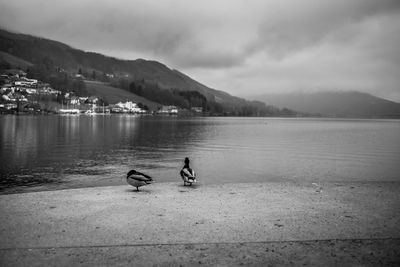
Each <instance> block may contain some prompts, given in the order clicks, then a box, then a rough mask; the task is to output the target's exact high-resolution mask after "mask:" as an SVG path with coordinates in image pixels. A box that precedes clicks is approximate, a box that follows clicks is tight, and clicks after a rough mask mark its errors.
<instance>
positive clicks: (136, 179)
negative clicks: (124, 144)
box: [126, 170, 153, 191]
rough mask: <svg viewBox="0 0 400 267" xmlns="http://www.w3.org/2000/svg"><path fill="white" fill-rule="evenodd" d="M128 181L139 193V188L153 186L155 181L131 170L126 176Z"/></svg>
mask: <svg viewBox="0 0 400 267" xmlns="http://www.w3.org/2000/svg"><path fill="white" fill-rule="evenodd" d="M126 181H127V182H128V184H130V185H131V186H133V187H136V190H137V191H139V187H141V186H144V185H148V184H151V182H152V181H153V179H152V178H151V177H150V176H148V175H146V174H144V173H141V172H138V171H135V170H130V171H129V172H128V174H127V175H126Z"/></svg>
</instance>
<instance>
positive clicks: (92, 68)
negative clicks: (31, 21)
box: [0, 29, 400, 118]
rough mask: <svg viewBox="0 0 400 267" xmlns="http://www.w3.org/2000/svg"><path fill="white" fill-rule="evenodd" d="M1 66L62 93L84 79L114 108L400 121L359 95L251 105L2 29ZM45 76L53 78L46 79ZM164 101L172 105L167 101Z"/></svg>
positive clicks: (398, 113) (178, 76)
mask: <svg viewBox="0 0 400 267" xmlns="http://www.w3.org/2000/svg"><path fill="white" fill-rule="evenodd" d="M2 66H3V68H4V66H12V67H14V68H22V69H24V70H30V71H31V75H33V76H35V75H36V76H37V77H36V78H43V80H44V81H46V82H49V83H50V84H51V85H52V86H54V87H56V89H61V90H67V89H68V90H70V88H73V89H74V88H75V89H76V84H78V85H79V86H78V87H80V84H79V83H76V79H75V78H74V80H73V81H67V82H66V83H65V82H64V83H63V81H62V80H63V79H64V78H63V75H65V76H66V75H67V74H68V76H69V77H76V76H74V75H77V74H82V76H83V77H84V79H83V81H84V87H85V91H84V92H85V93H89V94H96V95H98V96H100V97H102V98H103V99H105V100H106V101H107V102H109V103H113V102H116V101H123V100H132V101H141V102H142V103H143V104H145V105H147V106H149V107H151V108H153V109H156V108H157V107H159V106H160V105H162V104H170V103H175V102H176V103H178V104H179V103H183V106H184V107H190V106H191V105H193V104H194V103H195V104H198V103H203V104H204V101H203V100H204V99H206V102H207V103H206V109H208V110H210V111H211V112H210V113H214V114H217V115H221V114H225V115H231V116H232V115H233V116H234V115H239V116H310V115H311V116H314V115H316V116H329V117H362V118H399V117H400V104H399V103H396V102H392V101H389V100H385V99H381V98H378V97H375V96H372V95H369V94H365V93H360V92H319V93H291V94H264V95H258V96H252V97H247V99H255V100H256V101H249V100H246V99H244V98H239V97H235V96H232V95H230V94H228V93H226V92H224V91H220V90H216V89H213V88H210V87H207V86H206V85H203V84H202V83H200V82H198V81H195V80H194V79H192V78H190V77H189V76H187V75H185V74H184V73H182V72H180V71H178V70H175V69H170V68H168V67H167V66H166V65H164V64H162V63H160V62H157V61H154V60H144V59H136V60H123V59H117V58H113V57H109V56H105V55H102V54H99V53H94V52H86V51H83V50H79V49H75V48H73V47H71V46H69V45H66V44H64V43H61V42H58V41H53V40H49V39H45V38H40V37H36V36H31V35H27V34H18V33H12V32H9V31H6V30H1V29H0V68H1V67H2ZM55 69H57V72H56V73H54V70H55ZM43 71H44V72H48V73H45V75H43ZM32 73H33V74H32ZM40 74H41V75H40ZM41 76H43V77H41ZM85 85H86V86H85ZM65 87H68V88H65ZM193 92H197V93H199V94H197V95H196V94H193ZM157 95H158V97H157ZM163 97H164V98H169V99H170V100H171V101H172V102H168V101H164V98H163ZM174 101H175V102H174ZM182 101H183V102H182ZM162 102H164V103H162ZM210 107H212V108H210ZM294 110H295V111H294Z"/></svg>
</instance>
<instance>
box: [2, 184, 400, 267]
mask: <svg viewBox="0 0 400 267" xmlns="http://www.w3.org/2000/svg"><path fill="white" fill-rule="evenodd" d="M398 207H400V183H391V182H389V183H385V182H373V183H365V182H364V183H362V184H361V183H358V184H356V183H351V184H344V183H341V184H339V183H337V184H332V183H330V184H321V185H319V186H315V185H312V184H307V185H304V184H293V183H278V182H272V183H233V184H212V185H201V186H196V187H193V186H192V187H189V186H186V187H184V186H183V185H182V184H181V183H177V182H173V183H171V182H169V183H155V184H152V185H149V186H147V187H142V188H141V189H140V191H139V192H136V189H134V188H133V187H131V186H129V185H123V186H105V187H91V188H78V189H65V190H57V191H42V192H32V193H29V194H26V193H22V194H8V195H0V210H1V213H2V216H1V218H0V240H2V241H1V243H0V263H1V262H3V263H4V264H2V265H4V266H8V265H10V266H11V265H12V266H23V265H24V264H27V263H32V262H33V263H35V264H36V265H43V264H44V265H51V264H52V263H57V265H60V266H67V265H68V264H71V263H73V264H77V265H82V266H84V265H86V266H89V265H92V264H93V263H96V265H98V264H100V265H101V264H102V263H103V264H105V265H125V264H128V263H129V262H131V261H132V263H133V262H134V263H135V264H137V265H148V264H168V263H169V264H180V263H182V264H184V265H185V264H187V265H193V264H195V265H199V264H200V263H199V262H198V261H201V262H202V263H204V264H209V265H213V264H222V265H224V264H225V263H226V264H239V263H244V264H265V263H275V264H284V265H287V264H289V265H290V264H291V263H290V261H292V262H294V265H297V263H299V262H303V263H310V264H311V265H313V264H314V265H321V264H331V265H332V264H338V263H340V262H342V263H349V262H350V263H353V264H366V265H373V264H371V263H375V265H376V264H378V265H380V264H379V263H380V262H383V263H385V262H386V263H387V264H389V265H390V263H391V262H400V255H399V253H398V251H400V250H399V248H400V223H399V222H400V214H399V212H398ZM272 250H273V251H272ZM396 251H397V253H396ZM371 252H373V253H374V254H373V255H370V253H371ZM332 253H333V254H332ZM154 254H156V256H154ZM204 254H206V255H204ZM331 254H332V255H336V256H332V255H331ZM238 255H242V256H241V257H239V256H238ZM313 255H314V256H313ZM113 257H116V258H117V259H119V260H117V261H115V262H111V261H109V260H110V259H111V258H113ZM243 257H244V258H243ZM221 260H222V261H221ZM104 262H105V263H104ZM106 263H108V264H106ZM35 264H34V265H35Z"/></svg>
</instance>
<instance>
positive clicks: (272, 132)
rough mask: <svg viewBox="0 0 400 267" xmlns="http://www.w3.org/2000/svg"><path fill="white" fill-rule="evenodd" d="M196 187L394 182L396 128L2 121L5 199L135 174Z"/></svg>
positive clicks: (328, 122) (323, 122) (224, 121)
mask: <svg viewBox="0 0 400 267" xmlns="http://www.w3.org/2000/svg"><path fill="white" fill-rule="evenodd" d="M185 157H189V158H190V159H191V165H192V167H193V168H194V169H195V170H196V172H197V175H198V180H199V184H211V183H231V182H275V181H285V182H297V183H312V182H316V183H319V182H349V181H351V182H354V181H399V180H400V175H399V174H400V121H398V120H357V119H309V118H222V117H217V118H214V117H194V118H180V117H172V116H171V117H168V116H166V117H161V116H142V117H141V116H124V115H111V116H84V115H81V116H59V115H50V116H14V115H4V116H0V162H1V167H0V190H1V192H2V193H12V192H27V191H40V190H53V189H61V188H79V187H88V186H103V185H121V184H125V176H126V173H127V172H128V171H129V170H130V169H133V168H135V169H137V170H140V171H143V172H146V173H148V174H149V175H151V176H153V177H154V178H155V180H156V181H157V182H170V181H176V182H180V178H179V170H180V168H181V167H182V165H183V160H184V158H185Z"/></svg>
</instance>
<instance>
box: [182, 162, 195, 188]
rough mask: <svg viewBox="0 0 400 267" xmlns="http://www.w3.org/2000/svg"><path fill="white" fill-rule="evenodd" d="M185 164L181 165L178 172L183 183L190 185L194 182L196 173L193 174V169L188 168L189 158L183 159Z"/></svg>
mask: <svg viewBox="0 0 400 267" xmlns="http://www.w3.org/2000/svg"><path fill="white" fill-rule="evenodd" d="M184 163H185V165H184V166H183V168H182V170H181V172H180V174H181V177H182V180H183V185H186V184H189V185H192V183H195V182H196V175H195V174H194V170H193V169H192V168H190V166H189V163H190V160H189V158H185V161H184Z"/></svg>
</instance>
